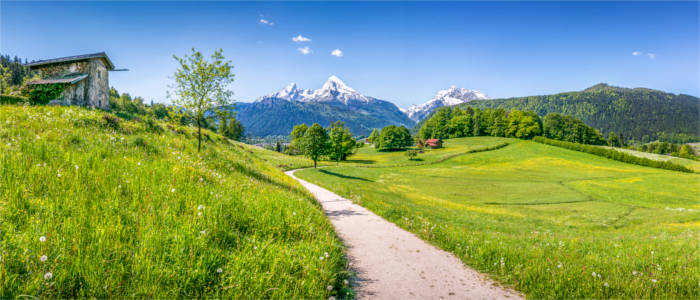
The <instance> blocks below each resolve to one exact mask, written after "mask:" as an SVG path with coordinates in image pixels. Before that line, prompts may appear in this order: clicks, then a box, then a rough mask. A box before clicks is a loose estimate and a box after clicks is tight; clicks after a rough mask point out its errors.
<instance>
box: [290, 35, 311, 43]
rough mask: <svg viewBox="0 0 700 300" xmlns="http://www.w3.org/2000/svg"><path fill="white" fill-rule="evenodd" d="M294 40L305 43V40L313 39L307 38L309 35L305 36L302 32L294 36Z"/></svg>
mask: <svg viewBox="0 0 700 300" xmlns="http://www.w3.org/2000/svg"><path fill="white" fill-rule="evenodd" d="M292 41H295V42H297V43H303V42H310V41H311V39H310V38H307V37H305V36H302V35H301V34H300V35H297V36H295V37H293V38H292Z"/></svg>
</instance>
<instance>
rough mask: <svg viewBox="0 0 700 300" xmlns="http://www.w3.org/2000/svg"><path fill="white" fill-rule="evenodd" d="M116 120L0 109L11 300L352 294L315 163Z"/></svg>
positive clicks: (4, 278) (3, 266)
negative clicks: (311, 187)
mask: <svg viewBox="0 0 700 300" xmlns="http://www.w3.org/2000/svg"><path fill="white" fill-rule="evenodd" d="M105 114H106V113H104V112H100V111H96V110H88V109H84V108H77V107H32V106H16V105H3V106H0V298H2V299H13V298H18V297H40V298H74V297H95V298H244V299H248V298H328V297H330V296H334V297H338V298H343V297H347V296H351V295H352V291H351V290H350V288H349V287H348V286H346V284H344V278H346V277H347V275H348V274H347V272H346V266H345V264H346V262H345V259H344V256H343V247H342V244H341V242H340V241H339V240H338V238H337V237H336V236H335V234H334V232H333V228H332V226H331V224H330V222H329V221H328V220H327V219H326V217H325V215H324V214H323V212H322V211H321V209H320V207H319V205H318V204H317V203H316V202H315V200H314V199H313V198H312V197H311V196H310V194H308V193H307V192H306V191H305V190H303V188H301V186H300V185H298V184H297V183H296V182H295V181H294V180H292V179H290V178H288V177H287V176H285V175H284V174H283V173H282V172H281V171H279V170H278V169H277V167H279V166H281V165H284V166H287V167H288V168H291V167H303V166H309V165H311V163H310V162H309V161H308V160H305V159H303V158H290V157H286V156H283V155H280V154H276V153H274V152H270V151H265V150H261V149H258V148H255V147H252V146H247V145H244V144H240V143H237V142H231V141H229V140H226V139H223V138H222V137H220V136H219V135H216V134H213V133H211V132H206V134H207V139H208V141H207V142H206V143H204V148H203V150H202V152H201V153H198V152H197V142H196V137H195V135H194V130H193V129H192V128H189V127H180V126H172V125H166V124H155V123H153V122H147V121H140V122H139V121H133V122H132V121H123V120H122V121H121V122H118V123H116V122H114V121H110V120H108V119H109V117H107V119H105V118H104V117H103V116H104V115H105ZM107 115H109V114H107Z"/></svg>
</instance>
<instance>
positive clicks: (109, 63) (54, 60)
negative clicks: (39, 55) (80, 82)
mask: <svg viewBox="0 0 700 300" xmlns="http://www.w3.org/2000/svg"><path fill="white" fill-rule="evenodd" d="M92 58H102V60H103V61H104V63H105V66H107V70H114V64H113V63H112V61H111V60H109V57H107V53H104V52H98V53H92V54H83V55H74V56H66V57H59V58H52V59H44V60H37V61H33V62H30V63H28V64H27V65H26V66H27V67H29V68H34V67H38V66H44V65H52V64H59V63H65V62H74V61H83V60H89V59H92Z"/></svg>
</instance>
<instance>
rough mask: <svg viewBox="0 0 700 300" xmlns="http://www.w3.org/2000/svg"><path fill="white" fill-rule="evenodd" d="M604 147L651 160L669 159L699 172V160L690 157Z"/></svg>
mask: <svg viewBox="0 0 700 300" xmlns="http://www.w3.org/2000/svg"><path fill="white" fill-rule="evenodd" d="M605 148H611V149H615V150H617V151H621V152H624V153H627V154H631V155H634V156H638V157H644V158H648V159H652V160H658V161H669V162H672V163H674V164H677V165H681V166H684V167H686V168H688V169H691V170H693V172H696V173H700V161H697V160H692V159H687V158H681V157H675V156H670V155H664V154H656V153H649V152H643V151H637V150H631V149H624V148H616V147H607V146H605Z"/></svg>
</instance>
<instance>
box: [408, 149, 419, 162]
mask: <svg viewBox="0 0 700 300" xmlns="http://www.w3.org/2000/svg"><path fill="white" fill-rule="evenodd" d="M406 156H407V157H408V160H414V159H416V157H418V150H414V149H410V150H407V151H406Z"/></svg>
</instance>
